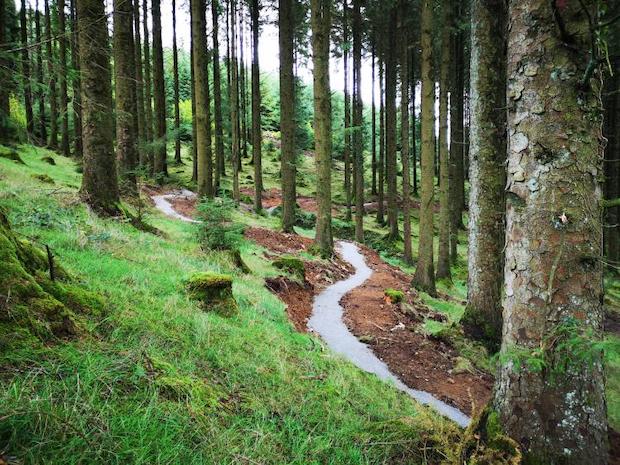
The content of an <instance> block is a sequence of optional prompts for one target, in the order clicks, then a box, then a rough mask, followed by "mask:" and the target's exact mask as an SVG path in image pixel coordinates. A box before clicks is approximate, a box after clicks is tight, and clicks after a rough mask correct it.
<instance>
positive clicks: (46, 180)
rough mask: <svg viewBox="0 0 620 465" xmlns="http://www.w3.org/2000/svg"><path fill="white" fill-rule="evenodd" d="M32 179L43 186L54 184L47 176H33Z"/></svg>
mask: <svg viewBox="0 0 620 465" xmlns="http://www.w3.org/2000/svg"><path fill="white" fill-rule="evenodd" d="M32 177H33V178H34V179H36V180H38V181H41V182H42V183H45V184H55V183H54V179H53V178H52V177H51V176H48V175H47V174H33V175H32Z"/></svg>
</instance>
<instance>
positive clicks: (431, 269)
mask: <svg viewBox="0 0 620 465" xmlns="http://www.w3.org/2000/svg"><path fill="white" fill-rule="evenodd" d="M432 8H433V5H432V2H431V0H422V24H421V40H420V44H421V47H422V61H421V67H420V68H421V75H422V108H421V115H420V118H421V119H420V123H421V133H422V148H421V152H422V153H421V156H420V161H421V167H420V171H421V175H422V182H421V184H422V186H421V192H420V241H419V243H418V264H417V266H416V270H415V275H414V277H413V282H412V284H413V285H414V286H415V287H416V288H418V289H420V290H423V291H425V292H427V293H429V294H431V295H434V294H435V293H436V291H435V265H434V263H433V255H434V253H433V203H434V201H433V197H434V195H433V191H434V185H433V184H434V183H433V179H434V174H435V137H434V128H435V98H434V96H435V80H434V78H433V43H432V29H431V28H432V22H433V12H432Z"/></svg>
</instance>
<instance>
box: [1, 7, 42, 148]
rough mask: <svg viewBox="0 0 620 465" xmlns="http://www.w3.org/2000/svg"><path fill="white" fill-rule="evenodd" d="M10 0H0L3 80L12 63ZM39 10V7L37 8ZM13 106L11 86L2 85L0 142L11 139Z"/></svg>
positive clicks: (6, 76)
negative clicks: (10, 96)
mask: <svg viewBox="0 0 620 465" xmlns="http://www.w3.org/2000/svg"><path fill="white" fill-rule="evenodd" d="M9 1H10V0H0V77H2V79H3V81H4V80H5V79H6V80H8V77H9V73H10V72H9V71H8V69H9V68H10V63H9V60H8V59H7V57H6V54H5V53H6V50H7V49H8V48H9V44H8V42H9V37H8V36H9V34H8V31H7V27H6V25H7V23H8V18H7V17H8V16H9V15H8V5H7V3H8V2H9ZM37 11H38V9H37ZM10 112H11V108H10V106H9V88H8V86H0V142H2V143H5V142H8V141H9V138H10V136H9V118H10V116H11V115H10Z"/></svg>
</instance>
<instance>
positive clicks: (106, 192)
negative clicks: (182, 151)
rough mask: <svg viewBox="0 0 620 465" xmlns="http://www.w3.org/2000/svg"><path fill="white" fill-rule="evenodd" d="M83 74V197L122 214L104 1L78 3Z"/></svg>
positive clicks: (111, 212) (94, 205) (99, 208)
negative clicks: (119, 203)
mask: <svg viewBox="0 0 620 465" xmlns="http://www.w3.org/2000/svg"><path fill="white" fill-rule="evenodd" d="M77 13H78V28H79V30H80V34H79V40H80V45H79V48H80V70H81V72H82V105H83V110H82V117H83V122H82V124H83V127H84V133H83V142H84V154H83V160H84V163H83V170H84V174H83V176H82V188H81V195H82V197H83V198H84V200H85V201H86V202H87V203H88V204H89V205H90V206H91V207H92V208H93V209H94V210H95V211H97V212H99V213H102V214H109V215H115V214H117V213H118V202H119V193H118V183H117V179H116V160H115V158H114V147H113V137H114V128H113V125H114V122H113V117H112V108H111V107H112V83H111V73H110V51H109V45H108V22H107V17H106V13H105V5H104V2H103V0H77Z"/></svg>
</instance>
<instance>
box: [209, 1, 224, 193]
mask: <svg viewBox="0 0 620 465" xmlns="http://www.w3.org/2000/svg"><path fill="white" fill-rule="evenodd" d="M218 3H219V2H218V0H212V1H211V14H212V16H213V112H214V117H215V190H217V189H219V187H220V178H221V177H222V176H224V174H225V171H224V166H225V165H224V128H223V124H222V84H221V72H220V53H219V38H218V29H219V11H218V9H219V7H218Z"/></svg>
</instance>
